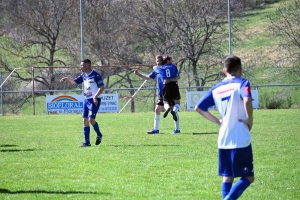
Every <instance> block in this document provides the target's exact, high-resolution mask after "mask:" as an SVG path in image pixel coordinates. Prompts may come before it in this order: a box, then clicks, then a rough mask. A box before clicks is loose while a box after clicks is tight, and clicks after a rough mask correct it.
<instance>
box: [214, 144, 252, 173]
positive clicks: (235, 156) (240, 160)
mask: <svg viewBox="0 0 300 200" xmlns="http://www.w3.org/2000/svg"><path fill="white" fill-rule="evenodd" d="M219 176H226V177H229V176H230V177H247V176H254V166H253V154H252V146H251V144H250V145H249V146H248V147H245V148H237V149H219Z"/></svg>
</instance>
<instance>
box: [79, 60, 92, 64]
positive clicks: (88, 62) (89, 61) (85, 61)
mask: <svg viewBox="0 0 300 200" xmlns="http://www.w3.org/2000/svg"><path fill="white" fill-rule="evenodd" d="M81 62H83V63H86V64H90V65H91V64H92V62H91V60H90V59H84V60H83V61H81Z"/></svg>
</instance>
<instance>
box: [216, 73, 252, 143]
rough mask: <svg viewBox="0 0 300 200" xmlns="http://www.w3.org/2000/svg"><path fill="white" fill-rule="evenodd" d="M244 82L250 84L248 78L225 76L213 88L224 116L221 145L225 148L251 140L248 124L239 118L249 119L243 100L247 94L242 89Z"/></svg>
mask: <svg viewBox="0 0 300 200" xmlns="http://www.w3.org/2000/svg"><path fill="white" fill-rule="evenodd" d="M244 84H249V82H248V81H247V79H244V78H236V77H233V78H225V79H224V80H223V81H221V82H219V83H218V84H217V85H215V86H214V87H213V88H212V95H213V99H214V101H215V105H216V107H217V109H218V111H219V113H220V116H221V117H222V124H221V127H220V133H219V146H221V147H223V148H239V147H244V146H247V145H249V143H250V140H251V136H250V131H249V129H248V126H247V125H246V124H245V123H243V122H239V119H247V114H246V111H245V108H244V102H243V97H244V96H245V95H244V91H241V87H242V85H244ZM242 90H243V87H242ZM250 96H251V94H250Z"/></svg>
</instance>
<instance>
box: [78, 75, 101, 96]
mask: <svg viewBox="0 0 300 200" xmlns="http://www.w3.org/2000/svg"><path fill="white" fill-rule="evenodd" d="M74 81H75V82H76V83H77V84H80V83H83V86H84V97H85V98H86V99H91V98H93V97H94V95H95V94H96V93H97V91H98V89H99V87H101V86H102V85H104V83H103V80H102V78H101V76H100V74H99V73H98V72H96V71H94V70H92V71H91V72H90V73H89V74H86V73H82V74H80V76H78V77H77V78H75V79H74Z"/></svg>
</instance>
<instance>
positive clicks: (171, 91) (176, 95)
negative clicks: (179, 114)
mask: <svg viewBox="0 0 300 200" xmlns="http://www.w3.org/2000/svg"><path fill="white" fill-rule="evenodd" d="M163 99H164V101H167V102H168V103H169V105H170V106H172V105H174V104H175V103H174V100H179V99H180V92H179V87H178V84H177V82H170V83H168V84H165V85H164V88H163Z"/></svg>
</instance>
